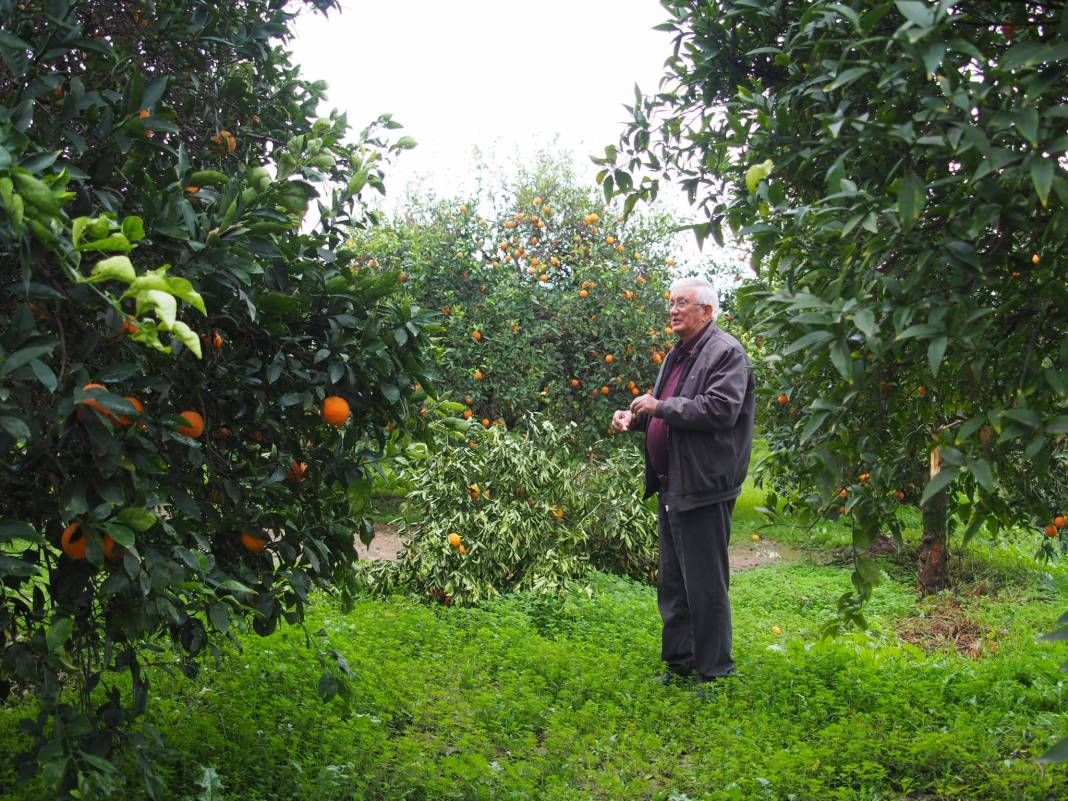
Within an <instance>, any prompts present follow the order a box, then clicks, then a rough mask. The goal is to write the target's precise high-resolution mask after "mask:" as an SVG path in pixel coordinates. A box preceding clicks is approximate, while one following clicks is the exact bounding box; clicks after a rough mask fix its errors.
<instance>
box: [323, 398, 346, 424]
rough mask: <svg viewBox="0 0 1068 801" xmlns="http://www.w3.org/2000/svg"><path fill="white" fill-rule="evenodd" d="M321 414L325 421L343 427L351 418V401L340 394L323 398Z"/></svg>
mask: <svg viewBox="0 0 1068 801" xmlns="http://www.w3.org/2000/svg"><path fill="white" fill-rule="evenodd" d="M320 414H321V415H322V418H323V420H324V421H326V422H327V423H329V424H330V425H332V426H334V427H335V428H341V426H343V425H345V422H346V421H347V420H348V419H349V414H350V412H349V402H348V401H347V400H345V399H344V398H342V397H340V396H338V395H331V396H330V397H328V398H323V408H322V411H321V412H320Z"/></svg>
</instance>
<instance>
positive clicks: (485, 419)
mask: <svg viewBox="0 0 1068 801" xmlns="http://www.w3.org/2000/svg"><path fill="white" fill-rule="evenodd" d="M482 427H483V428H489V427H490V420H489V418H488V417H483V418H482Z"/></svg>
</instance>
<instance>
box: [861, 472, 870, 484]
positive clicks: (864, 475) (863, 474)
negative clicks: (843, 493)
mask: <svg viewBox="0 0 1068 801" xmlns="http://www.w3.org/2000/svg"><path fill="white" fill-rule="evenodd" d="M869 478H871V473H861V474H860V480H861V482H862V483H863V482H866V481H867V480H868V479H869Z"/></svg>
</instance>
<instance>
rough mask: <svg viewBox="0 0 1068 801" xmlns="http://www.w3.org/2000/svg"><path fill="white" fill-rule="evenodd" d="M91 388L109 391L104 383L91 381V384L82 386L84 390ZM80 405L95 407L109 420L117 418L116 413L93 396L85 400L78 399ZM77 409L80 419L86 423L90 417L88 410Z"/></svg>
mask: <svg viewBox="0 0 1068 801" xmlns="http://www.w3.org/2000/svg"><path fill="white" fill-rule="evenodd" d="M90 389H101V390H103V391H104V392H107V391H108V388H107V387H105V386H104V385H103V384H92V383H90V384H86V385H85V386H84V387H82V392H88V391H89V390H90ZM78 405H79V406H88V407H89V408H90V409H95V410H96V411H98V412H100V413H101V414H102V415H104V417H106V418H108V419H109V420H114V419H115V415H113V414H112V413H111V412H110V411H109V410H108V409H105V408H104V407H103V406H102V405H101V404H100V401H98V400H94V399H92V398H86V399H85V400H80V401H78ZM76 411H77V415H78V419H79V420H80V421H81V422H83V423H84V422H85V421H86V420H88V419H89V413H88V412H87V411H85V409H77V410H76Z"/></svg>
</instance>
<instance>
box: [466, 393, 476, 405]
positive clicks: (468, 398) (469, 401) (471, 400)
mask: <svg viewBox="0 0 1068 801" xmlns="http://www.w3.org/2000/svg"><path fill="white" fill-rule="evenodd" d="M474 402H475V399H474V398H472V397H471V396H470V395H468V396H466V397H465V398H464V403H466V404H467V405H468V406H470V405H471V404H473V403H474Z"/></svg>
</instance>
